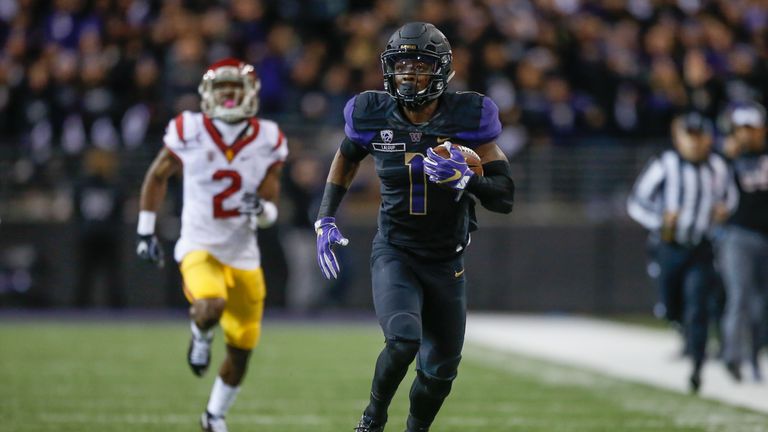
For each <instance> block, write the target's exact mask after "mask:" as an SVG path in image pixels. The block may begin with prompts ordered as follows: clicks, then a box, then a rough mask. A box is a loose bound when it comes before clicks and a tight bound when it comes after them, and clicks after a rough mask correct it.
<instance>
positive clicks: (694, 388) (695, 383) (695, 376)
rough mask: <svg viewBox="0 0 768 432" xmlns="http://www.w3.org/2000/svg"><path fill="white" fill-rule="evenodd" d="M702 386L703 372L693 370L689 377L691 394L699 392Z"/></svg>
mask: <svg viewBox="0 0 768 432" xmlns="http://www.w3.org/2000/svg"><path fill="white" fill-rule="evenodd" d="M700 388H701V372H693V373H692V374H691V376H690V378H688V390H690V391H691V394H698V393H699V389H700Z"/></svg>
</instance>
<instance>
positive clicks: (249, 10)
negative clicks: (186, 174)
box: [0, 0, 768, 160]
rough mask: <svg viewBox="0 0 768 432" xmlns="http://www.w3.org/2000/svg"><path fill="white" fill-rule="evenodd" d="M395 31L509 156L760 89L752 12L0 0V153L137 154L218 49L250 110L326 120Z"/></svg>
mask: <svg viewBox="0 0 768 432" xmlns="http://www.w3.org/2000/svg"><path fill="white" fill-rule="evenodd" d="M408 20H422V21H428V22H432V23H434V24H435V25H436V26H437V27H438V28H440V29H441V30H442V31H443V32H444V33H445V34H446V35H447V36H448V38H449V40H450V41H451V43H452V45H453V49H454V56H455V61H454V65H455V69H456V76H455V78H454V79H453V81H452V83H451V86H452V87H453V89H455V90H475V91H480V92H484V93H486V94H488V95H490V96H491V97H492V98H493V99H494V100H495V101H496V103H497V104H498V105H499V107H500V108H501V113H502V118H503V121H504V123H505V124H506V126H507V127H506V130H505V135H504V136H502V137H501V144H502V147H503V148H505V150H506V151H507V152H508V153H510V154H512V153H514V152H516V151H517V150H518V149H519V148H521V147H522V146H523V145H526V144H533V145H539V144H546V143H552V144H555V145H575V144H579V143H581V142H583V141H584V140H589V141H591V142H595V141H598V142H601V141H610V140H614V139H615V138H635V139H645V138H655V137H663V136H665V135H666V134H667V131H668V124H669V120H670V118H671V116H672V115H673V114H674V113H675V112H679V111H680V110H683V109H691V108H693V109H696V110H698V111H700V112H704V113H705V114H707V115H709V116H711V117H713V118H714V117H715V116H716V115H717V114H718V113H719V112H720V111H722V109H723V108H724V107H725V106H726V105H727V104H728V103H730V102H732V101H742V100H749V99H754V100H758V101H760V102H763V103H765V102H766V95H767V94H768V89H767V88H766V86H768V83H767V82H766V80H765V79H761V77H764V76H765V75H764V74H765V72H766V61H767V60H768V48H767V44H768V2H765V1H761V0H422V1H405V0H379V1H361V0H334V1H311V0H281V1H276V0H275V1H268V0H261V1H259V0H228V1H227V0H220V1H204V0H168V1H160V0H52V1H42V0H3V1H0V42H2V47H3V49H2V55H0V133H2V136H3V140H2V141H3V142H4V145H12V146H19V145H21V146H22V148H24V149H25V150H26V151H28V152H29V154H31V155H34V157H35V159H37V160H44V159H46V158H47V157H49V155H50V153H51V151H52V150H54V149H61V150H62V151H63V152H66V153H69V154H78V153H79V152H81V151H82V150H83V149H85V148H87V147H88V146H91V145H94V146H98V147H102V148H113V147H125V148H134V147H139V146H142V145H144V144H145V143H146V142H147V137H148V136H156V134H157V133H159V132H161V131H162V128H163V127H164V126H165V124H166V122H167V120H168V119H169V118H171V117H172V116H173V115H174V113H175V112H177V111H179V110H183V109H197V108H198V103H199V102H198V98H197V94H196V89H197V85H198V83H199V80H200V77H201V76H202V73H203V71H204V70H205V67H206V66H207V65H208V64H210V63H211V62H212V61H214V60H216V59H218V58H221V57H225V56H230V55H234V56H239V57H241V58H244V59H245V60H247V61H249V62H252V63H253V64H255V65H256V67H257V70H258V72H259V75H260V77H261V80H262V90H261V115H262V116H264V117H269V118H275V119H277V120H280V121H282V122H295V123H300V124H318V125H330V126H336V125H340V124H342V122H343V119H342V115H341V112H342V108H343V104H344V103H345V101H346V100H347V99H348V98H349V97H350V96H351V95H353V94H354V93H356V92H359V91H361V90H366V89H380V88H382V77H381V70H380V65H379V60H378V57H379V54H380V53H381V50H382V47H383V46H384V45H385V43H386V39H387V38H388V36H389V35H390V34H391V32H392V31H393V30H394V29H395V28H397V27H398V26H399V25H401V24H402V23H403V22H405V21H408Z"/></svg>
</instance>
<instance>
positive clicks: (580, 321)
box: [467, 313, 768, 413]
mask: <svg viewBox="0 0 768 432" xmlns="http://www.w3.org/2000/svg"><path fill="white" fill-rule="evenodd" d="M467 342H469V343H473V344H477V345H481V346H486V347H489V348H493V349H494V350H501V351H509V352H516V353H521V354H524V355H527V356H532V357H538V358H543V359H546V360H551V361H554V362H558V363H563V364H567V365H574V366H578V367H582V368H585V369H589V370H593V371H596V372H599V373H603V374H606V375H610V376H613V377H617V378H623V379H629V380H632V381H637V382H641V383H645V384H650V385H653V386H658V387H663V388H666V389H670V390H675V391H679V392H687V391H688V375H689V374H690V363H689V361H688V360H686V359H681V358H679V357H678V356H676V354H677V353H679V352H680V338H679V336H678V335H676V334H675V333H674V332H673V331H671V330H670V331H664V330H656V329H649V328H645V327H640V326H633V325H628V324H620V323H613V322H608V321H601V320H595V319H589V318H581V317H561V316H533V315H501V314H498V315H497V314H479V313H472V314H470V316H469V317H468V319H467ZM745 366H746V365H745ZM763 371H764V373H768V361H765V358H763ZM743 375H744V380H743V381H742V383H741V384H737V383H735V382H733V380H731V379H730V377H729V376H728V375H727V374H726V372H725V369H724V368H723V366H722V364H721V363H720V362H718V361H710V362H708V363H707V364H706V365H705V367H704V371H703V375H702V381H703V384H702V388H701V396H702V397H705V398H710V399H714V400H718V401H721V402H726V403H728V404H732V405H736V406H740V407H745V408H750V409H753V410H757V411H761V412H764V413H768V382H763V383H755V382H753V381H752V380H751V370H750V369H749V368H748V367H744V368H743Z"/></svg>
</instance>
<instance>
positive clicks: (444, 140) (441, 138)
mask: <svg viewBox="0 0 768 432" xmlns="http://www.w3.org/2000/svg"><path fill="white" fill-rule="evenodd" d="M450 140H451V137H437V143H438V144H442V143H444V142H446V141H450Z"/></svg>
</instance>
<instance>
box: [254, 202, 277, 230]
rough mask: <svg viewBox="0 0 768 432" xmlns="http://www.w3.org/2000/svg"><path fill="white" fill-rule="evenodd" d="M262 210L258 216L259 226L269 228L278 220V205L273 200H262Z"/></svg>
mask: <svg viewBox="0 0 768 432" xmlns="http://www.w3.org/2000/svg"><path fill="white" fill-rule="evenodd" d="M261 206H262V211H261V214H259V215H258V216H257V218H258V219H257V220H258V223H259V228H269V227H271V226H272V225H274V223H275V221H276V220H277V206H276V205H275V204H274V203H273V202H272V201H267V200H262V201H261Z"/></svg>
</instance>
